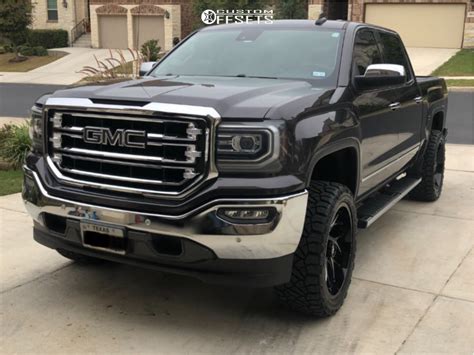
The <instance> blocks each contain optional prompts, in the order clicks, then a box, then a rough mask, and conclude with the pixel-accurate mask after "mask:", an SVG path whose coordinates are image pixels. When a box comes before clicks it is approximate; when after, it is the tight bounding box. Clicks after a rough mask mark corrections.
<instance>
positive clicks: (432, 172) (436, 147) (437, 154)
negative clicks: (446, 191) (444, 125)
mask: <svg viewBox="0 0 474 355" xmlns="http://www.w3.org/2000/svg"><path fill="white" fill-rule="evenodd" d="M445 143H446V139H445V137H444V135H443V133H442V132H440V131H436V130H435V131H433V132H431V136H430V139H429V141H428V146H427V147H426V151H425V155H424V156H423V166H422V171H421V178H422V180H421V182H420V183H419V184H418V186H417V187H415V188H414V189H413V191H412V192H411V193H410V196H409V197H410V198H411V199H413V200H417V201H436V200H437V199H438V198H439V196H440V195H441V191H442V189H443V180H444V162H445V154H446V146H445Z"/></svg>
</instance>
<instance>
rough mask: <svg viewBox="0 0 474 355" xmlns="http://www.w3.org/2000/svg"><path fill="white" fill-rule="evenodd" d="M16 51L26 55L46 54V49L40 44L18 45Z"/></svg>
mask: <svg viewBox="0 0 474 355" xmlns="http://www.w3.org/2000/svg"><path fill="white" fill-rule="evenodd" d="M18 52H19V53H20V54H21V55H26V56H38V57H42V56H45V55H48V50H47V49H46V48H44V47H42V46H36V47H30V46H26V45H24V46H20V47H19V49H18Z"/></svg>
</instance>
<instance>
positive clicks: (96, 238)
mask: <svg viewBox="0 0 474 355" xmlns="http://www.w3.org/2000/svg"><path fill="white" fill-rule="evenodd" d="M80 227H81V238H82V245H84V246H85V247H87V248H92V249H98V250H103V251H108V252H111V253H117V254H125V250H126V238H125V228H122V227H119V226H115V225H111V224H106V223H100V222H91V221H87V222H86V221H83V222H81V224H80Z"/></svg>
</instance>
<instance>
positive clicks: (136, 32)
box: [133, 16, 165, 49]
mask: <svg viewBox="0 0 474 355" xmlns="http://www.w3.org/2000/svg"><path fill="white" fill-rule="evenodd" d="M133 37H134V38H133V42H134V43H135V44H138V48H141V46H142V44H143V43H145V42H146V41H149V40H151V39H157V40H158V45H159V46H160V47H161V49H164V47H165V23H164V20H163V16H133Z"/></svg>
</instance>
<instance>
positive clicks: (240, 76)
mask: <svg viewBox="0 0 474 355" xmlns="http://www.w3.org/2000/svg"><path fill="white" fill-rule="evenodd" d="M234 76H235V77H236V78H257V79H279V78H277V77H275V76H257V75H246V74H237V75H234Z"/></svg>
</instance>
